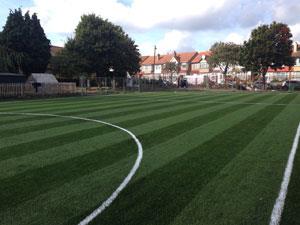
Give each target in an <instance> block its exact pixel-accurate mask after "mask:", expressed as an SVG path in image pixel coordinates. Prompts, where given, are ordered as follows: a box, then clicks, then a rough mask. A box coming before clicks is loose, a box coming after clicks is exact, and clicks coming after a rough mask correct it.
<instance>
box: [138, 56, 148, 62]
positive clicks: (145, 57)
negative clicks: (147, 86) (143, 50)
mask: <svg viewBox="0 0 300 225" xmlns="http://www.w3.org/2000/svg"><path fill="white" fill-rule="evenodd" d="M148 57H149V56H148V55H145V56H141V58H140V60H141V63H142V62H144V61H145V60H146V59H147V58H148Z"/></svg>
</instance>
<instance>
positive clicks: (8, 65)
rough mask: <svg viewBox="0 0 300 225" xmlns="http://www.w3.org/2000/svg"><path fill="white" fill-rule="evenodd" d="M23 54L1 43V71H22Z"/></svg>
mask: <svg viewBox="0 0 300 225" xmlns="http://www.w3.org/2000/svg"><path fill="white" fill-rule="evenodd" d="M22 60H23V55H22V54H20V53H17V52H15V51H13V50H11V49H8V48H6V47H4V46H1V45H0V72H13V73H18V72H19V71H20V67H21V63H22Z"/></svg>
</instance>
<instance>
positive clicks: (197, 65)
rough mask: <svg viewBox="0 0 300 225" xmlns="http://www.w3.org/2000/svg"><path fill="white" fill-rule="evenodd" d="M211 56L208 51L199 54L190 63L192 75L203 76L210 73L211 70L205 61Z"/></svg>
mask: <svg viewBox="0 0 300 225" xmlns="http://www.w3.org/2000/svg"><path fill="white" fill-rule="evenodd" d="M210 55H211V52H210V51H203V52H199V53H198V55H197V56H196V57H195V58H194V59H193V60H192V62H191V64H192V65H191V67H192V69H191V73H192V74H203V73H209V72H211V68H210V67H209V64H208V62H207V59H208V58H209V56H210Z"/></svg>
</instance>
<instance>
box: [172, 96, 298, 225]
mask: <svg viewBox="0 0 300 225" xmlns="http://www.w3.org/2000/svg"><path fill="white" fill-rule="evenodd" d="M298 97H300V95H298ZM295 100H296V99H294V100H293V101H292V102H291V103H290V105H288V106H287V107H285V109H284V110H283V111H281V113H280V114H279V115H278V116H276V118H275V119H274V120H272V121H271V123H269V124H268V126H267V127H265V128H264V129H263V130H262V131H261V132H259V133H258V135H257V136H256V137H255V139H254V140H253V141H252V142H251V143H250V144H249V145H247V147H246V148H245V149H244V150H243V151H242V152H241V153H240V154H239V155H238V156H237V157H235V158H234V159H233V160H232V161H231V162H230V163H229V164H227V165H226V167H225V168H224V169H222V171H220V173H219V174H218V175H217V176H216V177H214V179H212V180H211V181H210V182H209V184H208V185H206V186H205V187H204V188H203V189H201V192H199V194H198V195H197V197H195V198H194V199H193V200H192V201H191V202H190V203H189V205H188V206H187V207H186V208H185V209H184V210H183V211H182V212H181V213H180V214H179V215H178V216H177V218H176V220H175V221H174V222H173V223H172V225H185V224H189V225H196V224H211V225H212V224H243V225H253V224H256V225H265V224H269V220H270V215H271V211H272V209H273V206H274V202H275V199H276V197H277V195H278V191H279V188H280V183H281V180H282V176H283V172H284V168H285V165H286V161H287V157H288V155H289V153H290V148H291V145H292V142H293V138H294V135H295V130H296V129H297V126H298V122H299V120H300V114H299V109H296V108H294V107H293V103H294V102H295ZM287 115H289V116H288V117H287ZM253 187H255V188H253ZM276 187H278V188H276ZM199 212H201V213H199ZM290 224H294V223H290Z"/></svg>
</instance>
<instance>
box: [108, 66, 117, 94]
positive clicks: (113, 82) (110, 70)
mask: <svg viewBox="0 0 300 225" xmlns="http://www.w3.org/2000/svg"><path fill="white" fill-rule="evenodd" d="M114 71H115V70H114V68H112V67H110V68H109V72H110V73H111V74H112V79H113V80H112V88H113V90H114V91H115V89H116V84H115V75H114Z"/></svg>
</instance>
